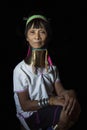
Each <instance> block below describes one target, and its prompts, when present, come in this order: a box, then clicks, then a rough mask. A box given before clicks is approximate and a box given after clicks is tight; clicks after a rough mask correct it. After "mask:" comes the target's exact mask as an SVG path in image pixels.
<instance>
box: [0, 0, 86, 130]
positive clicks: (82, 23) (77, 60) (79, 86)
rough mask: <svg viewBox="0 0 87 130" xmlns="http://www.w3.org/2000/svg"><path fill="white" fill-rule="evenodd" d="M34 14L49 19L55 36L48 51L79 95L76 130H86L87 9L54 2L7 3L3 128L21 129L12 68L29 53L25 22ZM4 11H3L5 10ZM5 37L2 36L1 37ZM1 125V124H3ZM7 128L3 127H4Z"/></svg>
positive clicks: (5, 13)
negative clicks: (15, 100) (79, 105)
mask: <svg viewBox="0 0 87 130" xmlns="http://www.w3.org/2000/svg"><path fill="white" fill-rule="evenodd" d="M32 11H39V12H43V14H44V15H45V16H47V17H48V18H50V22H51V26H52V31H53V36H52V39H51V40H52V41H51V42H50V46H49V52H50V55H51V56H52V60H53V61H54V62H56V63H57V65H58V68H59V72H60V78H61V81H62V83H63V85H64V87H65V88H68V89H70V88H73V89H75V90H76V92H77V96H78V99H79V102H80V104H81V107H82V112H81V116H80V119H79V121H78V123H77V124H76V126H75V128H74V129H80V128H82V129H84V128H85V126H86V120H85V117H86V115H87V111H86V109H87V103H86V99H87V94H86V87H87V85H86V43H87V40H86V23H87V20H86V16H87V14H86V11H87V9H86V7H85V5H82V4H80V5H78V4H74V3H62V2H61V4H60V3H58V2H55V1H54V2H51V1H46V2H45V1H44V2H43V1H40V2H39V1H32V2H30V1H29V2H28V3H27V2H25V3H24V2H19V3H18V2H7V3H6V8H5V12H4V14H3V18H2V20H1V21H2V22H3V31H2V32H3V42H1V67H0V68H1V103H0V104H1V105H0V106H1V117H0V119H1V122H2V123H4V125H2V127H6V128H7V129H9V130H11V129H16V130H19V121H18V120H17V118H16V111H15V105H14V99H13V77H12V76H13V69H14V67H15V65H16V64H17V63H18V62H20V61H21V60H22V59H23V58H24V57H25V56H26V54H27V45H26V44H25V38H24V27H25V21H24V20H23V17H27V16H28V14H29V13H30V12H32ZM2 12H3V11H2ZM1 37H2V36H1ZM2 123H1V124H2ZM3 129H4V128H3Z"/></svg>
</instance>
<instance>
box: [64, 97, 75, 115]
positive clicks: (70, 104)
mask: <svg viewBox="0 0 87 130" xmlns="http://www.w3.org/2000/svg"><path fill="white" fill-rule="evenodd" d="M73 101H74V100H73V98H71V99H70V100H69V103H68V105H67V108H66V110H65V113H66V114H68V113H69V111H70V110H71V108H72V106H73Z"/></svg>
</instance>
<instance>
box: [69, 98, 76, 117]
mask: <svg viewBox="0 0 87 130" xmlns="http://www.w3.org/2000/svg"><path fill="white" fill-rule="evenodd" d="M75 104H76V100H74V101H73V104H72V107H71V109H70V110H69V115H71V113H72V111H73V110H74V107H75Z"/></svg>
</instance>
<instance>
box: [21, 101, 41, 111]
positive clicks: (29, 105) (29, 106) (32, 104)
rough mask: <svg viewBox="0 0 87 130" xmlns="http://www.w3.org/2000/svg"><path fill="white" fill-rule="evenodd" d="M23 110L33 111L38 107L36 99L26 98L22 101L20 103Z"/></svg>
mask: <svg viewBox="0 0 87 130" xmlns="http://www.w3.org/2000/svg"><path fill="white" fill-rule="evenodd" d="M21 107H22V109H23V111H35V110H38V109H40V106H39V105H38V100H27V101H25V102H24V103H21Z"/></svg>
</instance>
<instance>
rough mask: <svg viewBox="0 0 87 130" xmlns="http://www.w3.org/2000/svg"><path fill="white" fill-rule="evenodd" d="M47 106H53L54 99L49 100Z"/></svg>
mask: <svg viewBox="0 0 87 130" xmlns="http://www.w3.org/2000/svg"><path fill="white" fill-rule="evenodd" d="M49 105H54V97H50V98H49Z"/></svg>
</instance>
